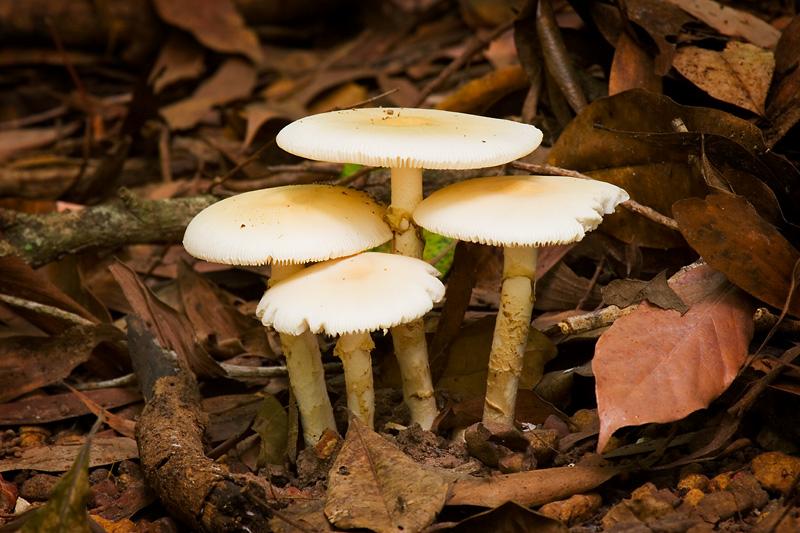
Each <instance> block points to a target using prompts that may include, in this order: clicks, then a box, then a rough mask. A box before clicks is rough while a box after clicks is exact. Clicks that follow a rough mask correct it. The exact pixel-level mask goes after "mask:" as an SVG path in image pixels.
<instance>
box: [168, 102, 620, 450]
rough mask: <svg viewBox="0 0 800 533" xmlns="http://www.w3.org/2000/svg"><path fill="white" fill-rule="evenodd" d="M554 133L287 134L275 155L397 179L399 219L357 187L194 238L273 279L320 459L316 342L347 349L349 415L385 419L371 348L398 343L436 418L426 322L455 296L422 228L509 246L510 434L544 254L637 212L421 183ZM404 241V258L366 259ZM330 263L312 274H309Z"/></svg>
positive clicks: (213, 214)
mask: <svg viewBox="0 0 800 533" xmlns="http://www.w3.org/2000/svg"><path fill="white" fill-rule="evenodd" d="M541 139H542V133H541V132H540V131H539V130H538V129H536V128H535V127H533V126H530V125H527V124H520V123H516V122H512V121H507V120H499V119H492V118H486V117H477V116H472V115H465V114H461V113H452V112H447V111H438V110H423V109H403V108H394V109H392V108H377V109H351V110H345V111H333V112H329V113H322V114H319V115H312V116H309V117H306V118H303V119H300V120H298V121H295V122H293V123H292V124H289V125H288V126H286V127H285V128H284V129H283V130H281V132H280V133H279V134H278V137H277V143H278V145H279V146H281V147H282V148H284V149H285V150H287V151H289V152H291V153H293V154H296V155H299V156H303V157H306V158H308V159H316V160H322V161H329V162H338V163H359V164H366V165H377V166H384V167H388V168H390V169H391V205H390V206H389V208H388V209H383V207H381V206H380V205H378V204H377V203H376V202H374V201H373V200H372V199H371V198H369V197H368V196H367V195H366V194H364V193H361V192H358V191H355V190H352V189H347V188H343V187H334V186H326V185H296V186H287V187H278V188H274V189H266V190H260V191H253V192H249V193H245V194H241V195H238V196H234V197H232V198H228V199H226V200H223V201H221V202H218V203H216V204H214V205H212V206H211V207H209V208H207V209H205V210H204V211H203V212H201V213H200V214H199V215H197V217H195V219H194V220H192V222H191V223H190V224H189V226H188V228H187V230H186V235H185V238H184V245H185V247H186V249H187V251H188V252H189V253H191V254H192V255H194V256H196V257H199V258H202V259H206V260H209V261H215V262H219V263H226V264H232V265H267V264H269V265H271V266H272V275H271V279H270V287H269V288H268V289H267V291H266V292H265V293H264V296H263V298H262V299H261V302H260V303H259V305H258V308H257V315H258V317H259V318H260V319H261V321H262V323H263V324H264V325H267V326H272V327H273V328H274V329H275V330H276V331H278V332H279V333H280V338H281V344H282V346H283V351H284V355H285V357H286V364H287V368H288V372H289V381H290V384H291V388H292V392H293V393H294V396H295V398H296V400H297V404H298V408H299V411H300V417H301V421H302V425H303V435H304V439H305V442H306V443H307V444H308V445H313V444H316V442H317V441H318V440H319V438H320V437H321V436H322V434H323V433H324V432H325V431H326V430H333V431H335V430H336V427H335V423H334V418H333V410H332V408H331V403H330V399H329V398H328V395H327V390H326V386H325V379H324V375H323V369H322V363H321V356H320V350H319V346H318V343H317V339H316V337H315V336H314V334H316V333H326V334H328V335H332V336H339V339H338V342H337V344H336V348H335V350H334V353H335V355H337V356H338V357H340V358H341V360H342V363H343V366H344V372H345V383H346V388H347V405H348V408H349V410H350V411H351V412H352V413H353V415H354V416H356V417H358V418H359V419H361V420H362V421H363V422H364V423H365V424H367V425H369V426H371V425H372V423H373V418H374V392H373V384H372V364H371V356H370V353H371V350H372V348H373V347H374V344H373V342H372V338H371V336H370V333H371V332H372V331H376V330H384V331H385V330H386V329H389V328H391V331H392V341H393V344H394V348H395V354H396V356H397V360H398V363H399V367H400V373H401V378H402V381H403V397H404V401H405V403H406V404H407V406H408V408H409V410H410V412H411V420H412V422H416V423H418V424H420V425H421V426H422V427H423V428H424V429H430V427H431V425H432V423H433V421H434V418H435V417H436V415H437V408H436V402H435V398H434V396H433V384H432V380H431V374H430V369H429V366H428V354H427V347H426V342H425V329H424V325H423V322H422V317H423V316H424V315H425V313H427V312H428V311H429V310H430V309H431V308H432V307H433V304H434V303H435V302H437V301H439V300H441V298H442V297H443V296H444V286H443V285H442V283H441V282H440V281H439V280H438V279H437V277H436V275H437V272H436V269H434V268H433V267H432V266H430V265H428V264H427V263H425V262H424V261H422V260H421V257H422V248H423V242H422V240H421V239H420V235H419V229H418V226H417V225H415V222H416V224H418V225H419V226H420V227H424V228H427V229H429V230H431V231H433V232H436V233H439V234H442V235H445V236H448V237H452V238H456V239H461V240H467V241H471V242H478V243H483V244H487V245H499V246H503V247H504V270H503V284H502V292H501V298H500V309H499V312H498V318H497V322H496V326H495V332H494V338H493V342H492V348H491V354H490V361H489V372H488V382H487V392H486V399H485V405H484V414H483V420H484V422H486V423H489V422H491V423H501V424H512V423H513V421H514V405H515V400H516V395H517V388H518V382H519V376H520V372H521V370H522V354H523V350H524V347H525V345H526V341H527V337H528V332H529V329H530V322H531V314H532V310H533V301H534V283H535V271H536V250H537V247H539V246H543V245H547V244H560V243H569V242H574V241H577V240H580V239H581V238H583V236H584V234H585V233H586V232H587V231H590V230H592V229H594V228H595V227H597V226H598V225H599V224H600V222H601V221H602V216H603V215H604V214H607V213H611V212H613V211H614V209H615V207H616V206H617V205H618V204H619V203H620V202H622V201H624V200H626V199H627V194H626V193H625V191H623V190H622V189H620V188H618V187H615V186H613V185H610V184H607V183H603V182H595V181H591V180H580V179H574V178H568V177H552V176H499V177H491V178H477V179H472V180H466V181H463V182H460V183H457V184H455V185H451V186H449V187H445V188H443V189H440V190H438V191H437V192H435V193H433V194H432V195H431V196H429V197H428V198H427V199H425V200H424V201H423V199H422V169H423V168H431V169H469V168H482V167H489V166H494V165H499V164H503V163H507V162H509V161H512V160H514V159H517V158H519V157H522V156H524V155H526V154H528V153H530V152H531V151H533V150H534V149H535V148H536V147H537V146H538V145H539V143H540V142H541ZM392 238H393V251H394V252H395V254H396V255H393V254H384V253H376V252H364V251H365V250H369V249H370V248H374V247H376V246H378V245H380V244H383V243H385V242H387V241H389V240H390V239H392ZM310 262H316V263H317V264H315V265H313V266H310V267H308V268H305V264H306V263H310Z"/></svg>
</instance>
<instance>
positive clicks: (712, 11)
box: [667, 0, 781, 48]
mask: <svg viewBox="0 0 800 533" xmlns="http://www.w3.org/2000/svg"><path fill="white" fill-rule="evenodd" d="M667 1H668V2H669V3H671V4H674V5H676V6H678V7H680V8H681V9H683V10H684V11H686V12H687V13H690V14H691V15H693V16H695V17H697V18H698V19H700V20H702V21H703V22H705V23H706V24H708V25H709V26H711V27H712V28H714V29H715V30H717V31H718V32H720V33H721V34H723V35H728V36H730V37H742V38H744V39H746V40H748V41H750V42H751V43H753V44H755V45H758V46H761V47H763V48H774V47H775V45H776V44H777V42H778V38H780V35H781V32H779V31H778V30H777V29H776V28H774V27H773V26H772V25H770V24H769V23H768V22H766V21H764V20H761V19H760V18H758V17H756V16H755V15H751V14H750V13H747V12H746V11H740V10H738V9H735V8H732V7H728V6H723V5H721V4H720V3H719V2H716V1H715V0H667Z"/></svg>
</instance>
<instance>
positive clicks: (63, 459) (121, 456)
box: [0, 437, 139, 472]
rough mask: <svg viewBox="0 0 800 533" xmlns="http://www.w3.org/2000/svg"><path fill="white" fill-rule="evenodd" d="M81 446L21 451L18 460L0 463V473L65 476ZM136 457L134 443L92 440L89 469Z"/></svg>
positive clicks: (45, 447)
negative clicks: (41, 473)
mask: <svg viewBox="0 0 800 533" xmlns="http://www.w3.org/2000/svg"><path fill="white" fill-rule="evenodd" d="M81 447H82V446H81V445H79V444H75V445H52V446H35V447H31V448H23V450H22V456H21V457H11V458H9V459H2V460H0V472H8V471H10V470H38V471H41V472H65V471H67V470H69V468H70V466H72V463H73V462H74V461H75V458H76V457H77V456H78V454H79V453H80V451H81ZM137 457H139V450H138V448H137V447H136V441H135V440H133V439H129V438H128V437H111V438H99V437H96V438H94V439H92V452H91V454H90V459H89V468H94V467H96V466H104V465H110V464H112V463H118V462H120V461H124V460H126V459H136V458H137Z"/></svg>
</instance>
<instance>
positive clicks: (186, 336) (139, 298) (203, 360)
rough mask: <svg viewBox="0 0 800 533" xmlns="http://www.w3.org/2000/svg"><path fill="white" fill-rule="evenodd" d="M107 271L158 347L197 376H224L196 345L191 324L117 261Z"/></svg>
mask: <svg viewBox="0 0 800 533" xmlns="http://www.w3.org/2000/svg"><path fill="white" fill-rule="evenodd" d="M109 270H111V273H112V274H113V275H114V279H116V280H117V283H119V286H120V287H121V288H122V292H124V293H125V298H126V299H127V300H128V303H130V304H131V307H133V310H134V312H135V313H136V314H137V315H139V316H140V317H141V318H142V320H144V322H145V325H146V326H147V329H148V330H149V331H150V332H151V333H152V334H153V336H154V337H155V338H156V339H157V340H158V342H159V344H160V345H161V346H162V347H164V348H166V349H170V350H175V352H176V353H177V354H178V357H179V358H181V359H182V360H183V361H185V362H186V363H187V364H188V365H189V368H191V369H192V371H194V372H195V373H196V374H198V375H199V376H206V377H221V376H224V375H225V371H224V370H223V369H222V367H221V366H219V364H218V363H217V362H216V361H214V360H213V359H212V358H211V356H210V355H209V354H208V352H206V350H205V349H204V348H203V347H202V346H200V345H199V344H198V343H197V342H196V340H195V337H194V333H193V331H192V324H191V322H189V320H188V319H187V318H186V317H185V316H184V315H182V314H179V313H178V312H177V311H175V310H174V309H173V308H171V307H170V306H168V305H167V304H165V303H164V302H162V301H161V300H159V299H158V298H157V297H156V296H155V295H154V294H153V293H152V292H151V291H150V289H148V288H147V286H145V284H144V283H142V282H141V280H140V279H139V278H138V277H137V276H136V273H135V272H134V271H133V270H132V269H131V268H130V267H129V266H127V265H126V264H124V263H121V262H119V261H118V262H116V263H114V264H113V265H111V266H110V267H109Z"/></svg>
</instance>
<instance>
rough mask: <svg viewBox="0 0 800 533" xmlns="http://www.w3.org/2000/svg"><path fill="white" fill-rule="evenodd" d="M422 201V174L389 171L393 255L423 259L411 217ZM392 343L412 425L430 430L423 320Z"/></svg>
mask: <svg viewBox="0 0 800 533" xmlns="http://www.w3.org/2000/svg"><path fill="white" fill-rule="evenodd" d="M421 201H422V170H421V169H419V168H393V169H392V205H390V206H389V210H388V212H387V215H386V219H387V221H388V222H389V225H390V226H391V227H392V231H394V245H393V247H394V252H395V253H397V254H401V255H406V256H409V257H416V258H418V259H420V258H422V250H423V247H424V245H425V242H424V241H423V240H422V239H421V238H420V234H419V228H417V227H416V226H415V225H414V223H413V221H412V219H411V214H412V213H413V212H414V209H416V207H417V205H418V204H419V203H420V202H421ZM392 342H393V344H394V351H395V354H396V355H397V362H398V364H399V366H400V375H401V377H402V379H403V398H404V400H405V403H406V405H407V406H408V408H409V410H410V411H411V421H412V422H416V423H418V424H419V425H420V426H422V428H423V429H430V428H431V425H432V423H433V420H434V418H436V415H437V411H436V399H435V398H434V396H433V382H432V380H431V371H430V366H429V364H428V347H427V345H426V342H425V326H424V323H423V322H422V320H415V321H414V322H411V323H409V324H404V325H402V326H396V327H394V328H392Z"/></svg>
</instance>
